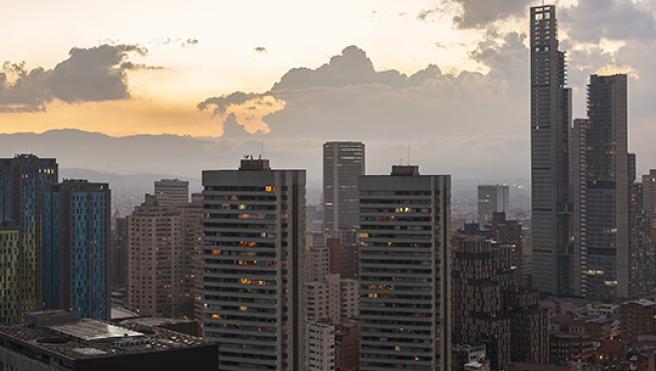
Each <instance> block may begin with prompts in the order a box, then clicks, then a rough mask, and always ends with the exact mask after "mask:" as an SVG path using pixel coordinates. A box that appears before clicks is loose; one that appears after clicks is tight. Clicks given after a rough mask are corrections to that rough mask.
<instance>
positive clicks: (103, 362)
mask: <svg viewBox="0 0 656 371" xmlns="http://www.w3.org/2000/svg"><path fill="white" fill-rule="evenodd" d="M217 353H218V349H217V347H216V345H214V344H211V343H208V342H205V341H203V340H202V339H199V338H196V337H192V336H188V335H185V334H181V333H179V332H173V331H169V330H165V329H163V328H160V327H152V326H144V325H138V324H126V325H120V326H116V325H112V324H110V323H107V322H102V321H97V320H91V319H82V320H80V319H79V318H78V317H77V316H76V315H75V314H73V313H66V312H60V311H54V312H38V313H32V314H29V315H27V316H26V324H24V325H17V326H0V369H2V370H11V371H66V370H70V371H116V370H120V371H143V370H159V371H179V370H186V369H189V368H190V367H192V369H193V370H194V371H215V370H216V369H217V367H218V354H217Z"/></svg>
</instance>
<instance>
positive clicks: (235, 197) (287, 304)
mask: <svg viewBox="0 0 656 371" xmlns="http://www.w3.org/2000/svg"><path fill="white" fill-rule="evenodd" d="M203 187H204V191H203V196H204V204H205V213H206V217H205V221H204V227H203V230H204V232H203V233H204V244H205V246H204V252H203V268H204V271H203V290H202V292H201V296H202V301H203V309H202V320H203V324H204V329H205V337H206V338H207V339H209V340H212V341H215V342H217V343H218V344H219V353H220V359H221V362H220V365H219V370H255V369H257V370H288V371H300V370H305V369H306V365H305V342H306V335H305V334H306V331H305V313H304V295H303V285H304V283H305V279H304V277H303V267H304V266H305V265H304V262H303V251H304V232H305V228H304V225H305V217H304V216H305V171H304V170H272V169H271V167H270V166H269V160H265V159H259V160H258V159H252V158H251V159H244V160H242V161H241V166H240V168H239V169H238V170H209V171H204V172H203Z"/></svg>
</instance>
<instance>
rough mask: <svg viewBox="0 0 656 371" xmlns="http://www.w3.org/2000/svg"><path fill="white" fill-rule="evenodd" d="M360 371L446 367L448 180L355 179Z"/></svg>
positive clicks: (405, 176) (412, 171)
mask: <svg viewBox="0 0 656 371" xmlns="http://www.w3.org/2000/svg"><path fill="white" fill-rule="evenodd" d="M359 188H360V226H361V229H360V232H359V239H360V254H359V266H360V274H359V280H360V316H359V320H360V326H361V330H360V331H361V332H360V370H362V371H374V370H393V369H416V370H450V368H451V363H450V360H451V318H450V315H451V300H450V299H451V287H450V280H451V276H450V269H449V262H450V250H449V246H450V245H449V242H450V241H449V240H448V233H449V219H450V195H451V177H450V176H448V175H419V168H418V167H417V166H410V165H408V166H393V167H392V173H391V175H375V176H362V177H360V186H359Z"/></svg>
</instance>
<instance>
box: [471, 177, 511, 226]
mask: <svg viewBox="0 0 656 371" xmlns="http://www.w3.org/2000/svg"><path fill="white" fill-rule="evenodd" d="M509 202H510V187H508V186H507V185H499V184H497V185H479V186H478V224H479V225H480V226H481V228H484V227H485V226H487V225H488V224H489V223H490V222H491V221H492V214H494V213H501V212H503V213H507V212H508V211H509Z"/></svg>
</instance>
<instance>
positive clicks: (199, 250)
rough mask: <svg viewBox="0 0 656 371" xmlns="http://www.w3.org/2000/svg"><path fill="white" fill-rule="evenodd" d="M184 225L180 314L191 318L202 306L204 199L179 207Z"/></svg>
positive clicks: (197, 199)
mask: <svg viewBox="0 0 656 371" xmlns="http://www.w3.org/2000/svg"><path fill="white" fill-rule="evenodd" d="M177 209H178V211H179V212H180V218H181V223H182V267H181V269H182V274H181V277H182V278H181V280H182V290H183V293H182V298H181V300H182V303H183V304H182V306H181V308H180V313H181V314H184V315H185V316H190V315H191V313H192V312H195V314H194V316H196V315H197V314H198V313H197V309H198V306H199V305H200V304H201V302H200V296H199V292H200V289H201V287H202V284H203V283H202V280H201V276H202V272H203V261H202V257H203V218H204V217H205V210H204V209H203V201H202V199H199V198H196V200H195V201H194V202H191V203H188V204H186V205H181V206H177Z"/></svg>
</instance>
